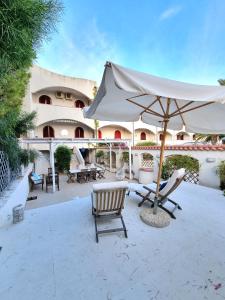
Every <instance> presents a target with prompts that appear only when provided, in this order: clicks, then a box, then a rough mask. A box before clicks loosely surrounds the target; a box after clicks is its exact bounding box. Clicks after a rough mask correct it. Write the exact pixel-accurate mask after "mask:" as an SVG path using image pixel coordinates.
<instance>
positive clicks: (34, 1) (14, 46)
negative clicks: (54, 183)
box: [0, 0, 62, 169]
mask: <svg viewBox="0 0 225 300" xmlns="http://www.w3.org/2000/svg"><path fill="white" fill-rule="evenodd" d="M61 8H62V5H61V3H60V2H59V1H58V0H2V1H0V28H1V30H0V150H3V151H4V152H5V153H6V154H7V155H8V158H9V163H10V166H11V168H13V169H14V168H16V167H17V166H18V164H19V163H20V161H21V160H23V161H26V154H25V152H24V151H21V149H20V147H19V143H18V139H17V137H19V136H20V135H22V134H26V132H27V131H28V130H30V129H32V128H33V123H32V122H33V119H34V117H35V113H30V114H23V113H21V106H22V100H23V98H24V96H25V93H26V87H27V83H28V80H29V72H28V69H29V68H30V67H31V65H32V62H33V59H34V58H35V57H36V53H37V50H38V48H39V46H40V45H41V42H42V41H43V40H44V39H46V38H48V37H49V34H50V33H51V32H52V31H54V30H55V28H56V21H57V19H58V17H59V15H60V13H61V11H62V9H61ZM29 157H30V156H29Z"/></svg>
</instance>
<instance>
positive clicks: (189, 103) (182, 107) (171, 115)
mask: <svg viewBox="0 0 225 300" xmlns="http://www.w3.org/2000/svg"><path fill="white" fill-rule="evenodd" d="M192 103H194V101H190V102H188V103H186V104H185V105H183V106H181V107H180V111H181V110H182V109H184V108H185V107H187V106H189V105H191V104H192ZM178 111H179V110H178V109H177V110H175V111H174V112H173V113H172V114H170V115H169V117H173V115H174V114H176V113H178Z"/></svg>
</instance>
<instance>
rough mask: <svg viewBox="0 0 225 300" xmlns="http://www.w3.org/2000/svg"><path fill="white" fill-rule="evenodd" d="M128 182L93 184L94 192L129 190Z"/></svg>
mask: <svg viewBox="0 0 225 300" xmlns="http://www.w3.org/2000/svg"><path fill="white" fill-rule="evenodd" d="M127 188H128V182H127V181H116V182H104V183H97V184H93V191H94V192H97V191H101V190H113V189H127Z"/></svg>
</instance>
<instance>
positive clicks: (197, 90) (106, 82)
mask: <svg viewBox="0 0 225 300" xmlns="http://www.w3.org/2000/svg"><path fill="white" fill-rule="evenodd" d="M224 103H225V87H223V86H207V85H195V84H189V83H184V82H179V81H175V80H169V79H165V78H160V77H156V76H152V75H149V74H146V73H141V72H137V71H134V70H131V69H127V68H124V67H122V66H119V65H116V64H114V63H111V62H107V63H106V65H105V70H104V74H103V78H102V82H101V85H100V87H99V90H98V93H97V95H96V97H95V99H94V102H93V104H92V105H91V106H90V107H89V108H88V109H86V110H85V111H84V115H85V117H86V118H92V119H98V120H104V121H123V122H124V121H125V122H134V121H138V120H140V119H141V120H142V121H143V122H145V123H148V124H151V125H155V126H160V127H163V138H162V141H161V151H160V162H159V171H158V178H157V189H156V197H155V202H154V213H156V211H157V198H158V194H159V187H160V179H161V173H162V164H163V156H164V145H165V137H166V131H167V129H174V130H181V129H182V128H183V127H184V126H185V129H186V131H190V132H196V133H211V134H218V133H225V104H224Z"/></svg>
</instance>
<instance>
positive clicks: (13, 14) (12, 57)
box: [0, 0, 62, 78]
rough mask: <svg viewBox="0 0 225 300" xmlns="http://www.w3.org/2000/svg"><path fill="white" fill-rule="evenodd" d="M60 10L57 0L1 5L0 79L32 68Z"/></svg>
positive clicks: (15, 0)
mask: <svg viewBox="0 0 225 300" xmlns="http://www.w3.org/2000/svg"><path fill="white" fill-rule="evenodd" d="M61 8H62V5H61V4H60V2H58V1H57V0H7V1H1V5H0V20H1V34H0V58H1V59H0V70H1V71H0V78H1V77H2V76H4V74H8V72H9V71H10V72H12V71H16V70H23V69H27V68H29V67H30V66H31V64H32V61H33V59H34V58H35V57H36V50H37V48H38V47H39V46H40V44H41V41H42V40H43V38H46V37H48V36H49V34H50V33H51V32H52V31H53V30H55V24H56V20H57V18H58V16H59V13H60V11H61Z"/></svg>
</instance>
